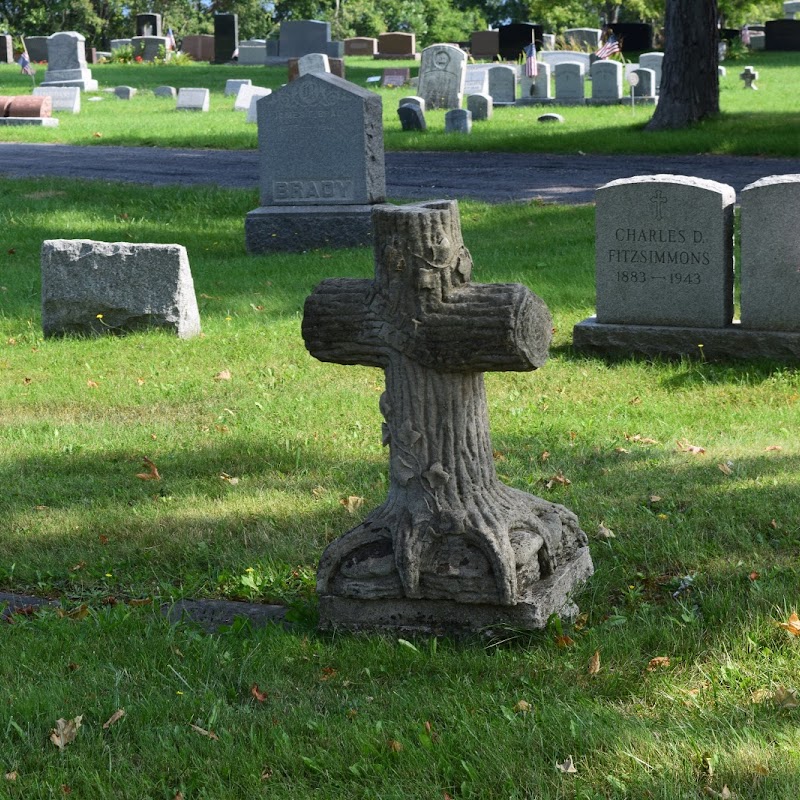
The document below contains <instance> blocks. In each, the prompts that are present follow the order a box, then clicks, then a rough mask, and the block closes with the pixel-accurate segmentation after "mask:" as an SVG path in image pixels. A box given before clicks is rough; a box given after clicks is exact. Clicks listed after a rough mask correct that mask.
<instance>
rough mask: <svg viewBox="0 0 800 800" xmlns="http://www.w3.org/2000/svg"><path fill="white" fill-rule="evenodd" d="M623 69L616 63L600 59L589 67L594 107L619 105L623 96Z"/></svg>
mask: <svg viewBox="0 0 800 800" xmlns="http://www.w3.org/2000/svg"><path fill="white" fill-rule="evenodd" d="M623 73H624V67H623V66H622V64H620V63H619V62H618V61H609V60H608V59H601V60H600V61H595V62H594V64H592V67H591V76H592V103H594V104H596V105H602V104H609V105H613V104H615V103H619V101H620V100H621V99H622V95H623V91H624V89H623Z"/></svg>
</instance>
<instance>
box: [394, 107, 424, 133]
mask: <svg viewBox="0 0 800 800" xmlns="http://www.w3.org/2000/svg"><path fill="white" fill-rule="evenodd" d="M423 102H425V101H424V100H423ZM397 116H398V117H399V118H400V127H401V128H402V129H403V130H404V131H424V130H427V128H428V126H427V123H426V122H425V112H424V111H423V110H422V109H421V108H420V107H419V106H417V105H412V104H411V103H405V104H404V105H401V106H400V108H398V109H397Z"/></svg>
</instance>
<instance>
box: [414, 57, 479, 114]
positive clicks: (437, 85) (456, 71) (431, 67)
mask: <svg viewBox="0 0 800 800" xmlns="http://www.w3.org/2000/svg"><path fill="white" fill-rule="evenodd" d="M466 67H467V54H466V53H465V52H464V51H463V50H461V49H460V48H458V47H454V46H453V45H451V44H433V45H431V46H430V47H426V48H425V49H424V50H423V51H422V60H421V61H420V64H419V85H418V86H417V94H418V95H419V96H420V97H424V98H425V103H426V107H427V108H429V109H431V108H461V102H462V100H463V99H464V80H465V76H466Z"/></svg>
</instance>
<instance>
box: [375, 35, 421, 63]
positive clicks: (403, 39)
mask: <svg viewBox="0 0 800 800" xmlns="http://www.w3.org/2000/svg"><path fill="white" fill-rule="evenodd" d="M375 58H386V59H389V58H397V59H413V60H417V59H419V53H417V37H416V36H415V35H414V34H413V33H401V32H397V31H393V32H391V33H382V34H381V35H380V36H379V37H378V53H377V55H376V56H375Z"/></svg>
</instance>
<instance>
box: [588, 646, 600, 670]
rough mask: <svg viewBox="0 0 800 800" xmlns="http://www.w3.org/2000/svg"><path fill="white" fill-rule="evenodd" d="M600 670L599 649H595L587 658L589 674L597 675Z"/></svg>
mask: <svg viewBox="0 0 800 800" xmlns="http://www.w3.org/2000/svg"><path fill="white" fill-rule="evenodd" d="M599 672H600V651H599V650H595V651H594V655H593V656H592V657H591V658H590V659H589V674H590V675H597V674H598V673H599Z"/></svg>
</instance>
